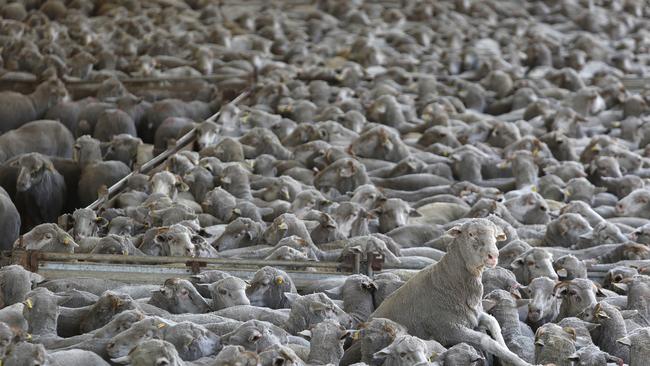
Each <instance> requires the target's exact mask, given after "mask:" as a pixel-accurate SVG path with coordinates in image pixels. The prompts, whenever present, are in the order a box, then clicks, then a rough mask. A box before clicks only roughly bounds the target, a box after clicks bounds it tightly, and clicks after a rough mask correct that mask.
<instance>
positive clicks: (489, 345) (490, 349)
mask: <svg viewBox="0 0 650 366" xmlns="http://www.w3.org/2000/svg"><path fill="white" fill-rule="evenodd" d="M454 341H455V342H457V343H461V342H465V343H469V344H471V345H474V346H477V347H480V348H481V349H482V350H484V351H485V352H487V353H489V354H491V355H494V356H496V357H498V358H499V359H500V360H501V361H505V362H507V363H508V364H509V365H512V366H531V365H530V364H529V363H528V362H526V361H524V360H522V359H521V358H519V356H517V355H516V354H514V353H513V352H512V351H510V350H509V349H508V347H506V346H502V345H501V344H499V342H497V341H495V340H494V339H492V338H490V337H489V336H488V335H487V334H484V333H481V332H477V331H475V330H473V329H469V328H464V327H463V328H459V329H457V330H456V334H455V339H454Z"/></svg>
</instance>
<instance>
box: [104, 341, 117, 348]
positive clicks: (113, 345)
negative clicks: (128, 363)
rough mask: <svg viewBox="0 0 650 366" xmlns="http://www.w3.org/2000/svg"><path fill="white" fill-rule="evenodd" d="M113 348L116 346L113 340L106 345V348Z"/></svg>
mask: <svg viewBox="0 0 650 366" xmlns="http://www.w3.org/2000/svg"><path fill="white" fill-rule="evenodd" d="M113 348H115V343H113V342H111V343H109V344H107V345H106V349H113Z"/></svg>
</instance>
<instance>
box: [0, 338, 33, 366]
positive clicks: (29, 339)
mask: <svg viewBox="0 0 650 366" xmlns="http://www.w3.org/2000/svg"><path fill="white" fill-rule="evenodd" d="M25 338H26V339H27V340H28V341H31V340H32V335H31V334H29V333H26V334H25ZM0 366H2V364H1V363H0Z"/></svg>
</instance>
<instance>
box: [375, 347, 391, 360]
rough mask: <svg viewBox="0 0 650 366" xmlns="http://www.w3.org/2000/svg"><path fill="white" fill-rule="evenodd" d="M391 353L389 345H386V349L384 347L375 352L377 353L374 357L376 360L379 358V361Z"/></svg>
mask: <svg viewBox="0 0 650 366" xmlns="http://www.w3.org/2000/svg"><path fill="white" fill-rule="evenodd" d="M389 355H390V350H389V349H388V347H386V348H384V349H382V350H380V351H377V352H375V354H373V355H372V358H373V359H374V360H378V361H379V360H383V359H385V358H386V357H388V356H389Z"/></svg>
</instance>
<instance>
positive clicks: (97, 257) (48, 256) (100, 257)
mask: <svg viewBox="0 0 650 366" xmlns="http://www.w3.org/2000/svg"><path fill="white" fill-rule="evenodd" d="M38 258H39V262H43V261H70V260H83V261H90V262H100V263H105V262H121V263H133V264H171V263H179V264H185V263H187V262H193V261H196V262H205V263H208V264H220V265H237V266H261V267H263V266H289V267H315V268H330V269H340V268H341V267H342V264H341V263H338V262H312V261H284V260H262V259H227V258H201V257H158V256H134V255H115V254H85V253H84V254H81V253H54V252H40V253H39V255H38Z"/></svg>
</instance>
